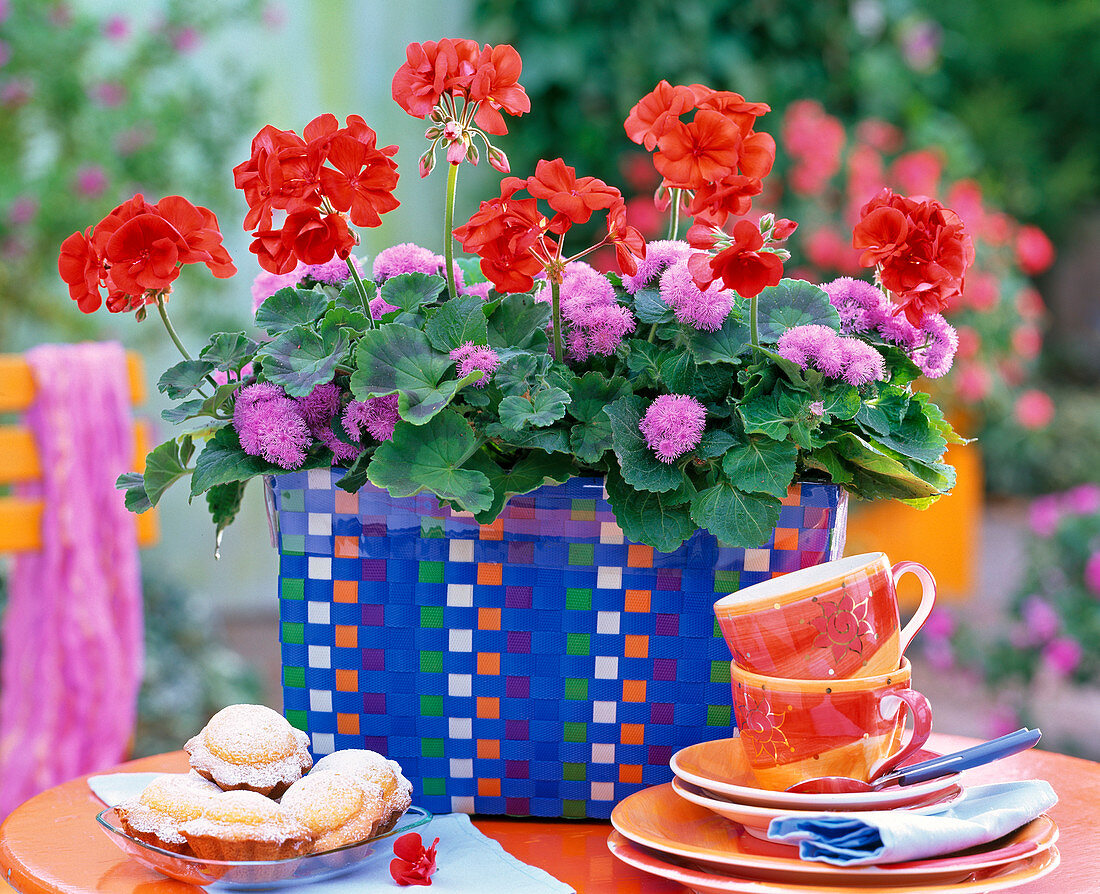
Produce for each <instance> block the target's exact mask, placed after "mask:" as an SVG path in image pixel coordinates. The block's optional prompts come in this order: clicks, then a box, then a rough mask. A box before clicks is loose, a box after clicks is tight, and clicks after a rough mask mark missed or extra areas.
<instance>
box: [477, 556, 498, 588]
mask: <svg viewBox="0 0 1100 894" xmlns="http://www.w3.org/2000/svg"><path fill="white" fill-rule="evenodd" d="M503 579H504V566H503V565H501V564H500V562H478V563H477V582H478V584H479V585H480V586H490V587H499V586H500V582H501V581H502V580H503Z"/></svg>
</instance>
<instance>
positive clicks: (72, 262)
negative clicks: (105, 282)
mask: <svg viewBox="0 0 1100 894" xmlns="http://www.w3.org/2000/svg"><path fill="white" fill-rule="evenodd" d="M91 235H92V228H91V227H88V229H87V230H85V231H84V232H83V233H73V234H72V235H71V236H70V237H69V238H68V239H66V240H65V241H64V242H62V243H61V253H60V255H58V258H57V270H58V272H59V273H60V274H61V279H62V280H64V281H65V283H66V284H68V286H69V297H70V298H72V299H73V301H75V302H76V305H77V307H79V308H80V309H81V310H82V311H83V312H84V313H86V314H90V313H91V312H92V311H94V310H97V309H98V308H99V305H100V304H102V303H103V296H102V294H101V293H100V291H99V285H100V280H101V279H102V278H103V276H104V273H105V271H104V269H103V259H102V258H101V257H100V256H99V255H98V254H97V253H96V250H95V247H94V246H93V245H92V240H91Z"/></svg>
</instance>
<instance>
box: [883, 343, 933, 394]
mask: <svg viewBox="0 0 1100 894" xmlns="http://www.w3.org/2000/svg"><path fill="white" fill-rule="evenodd" d="M878 351H879V353H880V354H882V356H883V359H884V360H885V361H886V378H887V380H888V381H889V382H890V384H891V385H897V386H899V387H901V388H904V387H905V386H906V385H908V384H910V383H911V382H915V381H916V380H917V379H919V378H920V377H921V376H922V375H923V373H922V372H921V370H920V367H919V366H917V364H915V363H914V362H913V361H912V359H910V357H909V355H908V354H906V353H905V351H904V350H903V349H902V348H899V347H898V346H897V345H879V346H878Z"/></svg>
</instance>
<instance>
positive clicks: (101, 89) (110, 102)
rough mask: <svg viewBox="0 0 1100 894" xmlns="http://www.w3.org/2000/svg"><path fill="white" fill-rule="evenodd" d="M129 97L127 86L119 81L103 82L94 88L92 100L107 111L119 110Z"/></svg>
mask: <svg viewBox="0 0 1100 894" xmlns="http://www.w3.org/2000/svg"><path fill="white" fill-rule="evenodd" d="M128 97H129V91H128V90H127V89H126V85H125V84H120V83H119V82H118V81H103V82H102V83H101V84H96V85H95V86H94V87H93V88H92V99H94V100H95V101H96V102H98V103H99V104H100V105H101V106H103V107H104V108H107V109H117V108H118V107H119V106H120V105H122V104H123V103H124V102H126V100H127V98H128Z"/></svg>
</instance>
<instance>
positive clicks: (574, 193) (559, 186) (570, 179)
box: [527, 158, 622, 224]
mask: <svg viewBox="0 0 1100 894" xmlns="http://www.w3.org/2000/svg"><path fill="white" fill-rule="evenodd" d="M527 192H529V193H530V194H531V195H532V196H534V197H535V198H536V199H545V200H546V203H547V204H548V205H549V206H550V207H551V208H553V209H554V210H555V211H557V212H558V213H559V214H562V215H565V217H567V218H569V220H570V221H572V222H573V223H578V224H583V223H588V220H589V218H591V217H592V212H593V211H595V210H596V209H597V208H610V207H611V206H612V205H613V204H614V203H615V202H616V201H621V200H622V193H620V192H619V191H618V190H617V189H615V187H613V186H608V185H607V184H606V183H604V182H603V181H602V180H600V179H598V178H597V177H581V178H580V180H578V179H577V169H576V168H571V167H570V166H569V165H567V164H566V163H565V162H564V161H563V160H562V159H560V158H555V159H554V160H553V161H546V160H545V159H542V160H540V161H539V162H538V164H536V165H535V173H534V174H533V175H532V176H530V177H528V178H527Z"/></svg>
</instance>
